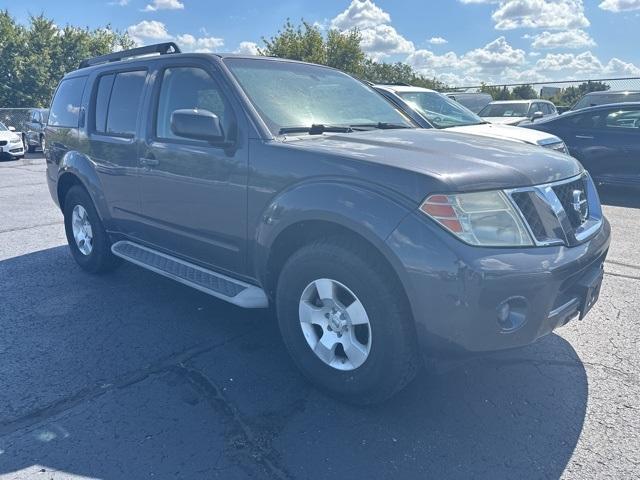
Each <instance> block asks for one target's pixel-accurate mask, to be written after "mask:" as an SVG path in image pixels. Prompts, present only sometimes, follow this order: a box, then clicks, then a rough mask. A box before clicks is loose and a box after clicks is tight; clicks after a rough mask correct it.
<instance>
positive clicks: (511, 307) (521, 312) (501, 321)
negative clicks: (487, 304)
mask: <svg viewBox="0 0 640 480" xmlns="http://www.w3.org/2000/svg"><path fill="white" fill-rule="evenodd" d="M496 319H497V321H498V325H499V326H500V330H501V332H502V333H512V332H515V331H516V330H518V329H520V327H522V326H523V325H524V324H525V323H526V321H527V300H526V299H525V298H524V297H511V298H508V299H506V300H505V301H503V302H502V303H501V304H500V305H498V308H497V309H496Z"/></svg>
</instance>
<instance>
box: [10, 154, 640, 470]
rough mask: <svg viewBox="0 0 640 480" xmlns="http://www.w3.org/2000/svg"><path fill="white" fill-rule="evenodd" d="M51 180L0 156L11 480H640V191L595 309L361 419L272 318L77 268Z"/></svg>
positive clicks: (419, 385)
mask: <svg viewBox="0 0 640 480" xmlns="http://www.w3.org/2000/svg"><path fill="white" fill-rule="evenodd" d="M44 169H45V167H44V160H43V159H42V158H39V155H31V156H30V157H29V158H27V159H26V160H20V161H4V162H0V327H1V328H2V334H1V335H0V479H5V478H6V479H9V478H11V479H26V478H43V479H61V478H65V479H67V478H74V479H79V478H102V479H142V478H160V479H164V478H184V479H200V478H224V479H235V478H277V479H290V478H300V479H325V478H334V479H346V478H367V479H377V478H381V479H382V478H384V479H388V478H396V479H413V478H421V479H422V478H460V479H467V478H559V477H562V478H575V479H584V478H615V479H622V478H638V477H640V454H639V452H640V374H639V372H640V313H639V311H640V289H639V288H638V287H640V198H638V197H640V195H638V194H633V193H628V192H625V193H613V192H606V194H605V195H604V196H603V200H604V202H605V203H606V204H607V205H606V207H605V213H606V215H607V216H608V218H609V220H610V221H611V224H612V227H613V244H612V247H611V250H610V253H609V260H608V262H607V263H606V265H605V271H606V274H605V283H604V286H603V289H602V293H601V297H600V301H599V303H598V304H597V305H596V306H595V307H594V309H593V310H592V311H591V313H590V314H589V315H588V316H587V318H585V319H584V320H583V321H580V322H578V321H574V322H572V323H570V324H569V325H567V326H565V327H563V328H561V329H559V330H558V331H557V332H556V334H553V335H550V336H548V337H546V338H544V339H542V340H541V341H539V342H538V343H537V344H535V345H532V346H530V347H527V348H524V349H520V350H514V351H509V352H502V353H497V354H492V355H488V356H486V357H483V358H480V359H478V358H475V359H469V360H459V361H455V362H453V361H451V362H441V363H439V364H438V365H436V368H434V369H433V370H430V371H425V372H423V373H421V374H420V376H419V377H418V379H417V381H416V382H414V383H413V384H412V385H411V386H410V387H409V388H408V389H406V390H405V391H403V392H402V393H401V394H400V395H398V396H397V397H395V398H394V399H393V400H392V401H390V402H388V403H386V404H384V405H382V406H377V407H374V408H366V409H362V408H354V407H351V406H347V405H344V404H341V403H338V402H336V401H334V400H332V399H330V398H328V397H326V396H324V395H323V394H322V393H320V392H318V391H317V390H315V389H314V388H313V387H312V386H311V385H309V384H308V383H306V382H305V381H304V380H303V379H302V378H301V376H300V375H299V374H298V372H297V371H296V369H295V368H294V366H293V365H292V363H291V362H290V361H289V359H288V357H287V354H286V352H285V350H284V347H283V345H282V343H281V341H280V339H279V335H278V332H277V328H276V325H275V322H274V320H273V318H272V317H271V316H270V315H269V314H268V312H265V311H246V310H241V309H238V308H236V307H233V306H230V305H228V304H226V303H223V302H220V301H218V300H215V299H213V298H211V297H208V296H206V295H204V294H202V293H199V292H197V291H194V290H191V289H189V288H187V287H183V286H181V285H178V284H176V283H173V282H172V281H170V280H167V279H164V278H161V277H159V276H156V275H154V274H153V273H149V272H147V271H144V270H142V269H140V268H138V267H135V266H132V265H123V266H122V267H121V268H120V269H118V270H117V271H116V272H114V273H112V274H109V275H107V276H99V277H96V276H91V275H88V274H85V273H83V272H82V271H81V270H80V269H79V268H78V267H77V266H76V265H75V263H74V262H73V260H72V258H71V256H70V255H69V253H68V251H67V247H66V241H65V238H64V232H63V226H62V216H61V214H60V212H59V211H58V210H57V208H56V207H55V206H54V204H53V202H52V201H51V199H50V197H49V193H48V190H47V187H46V183H45V178H44ZM634 195H635V196H634Z"/></svg>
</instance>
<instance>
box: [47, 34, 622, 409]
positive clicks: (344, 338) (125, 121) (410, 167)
mask: <svg viewBox="0 0 640 480" xmlns="http://www.w3.org/2000/svg"><path fill="white" fill-rule="evenodd" d="M176 51H178V49H177V47H176V46H175V45H174V44H161V45H156V46H151V47H142V48H139V49H134V50H130V51H125V52H118V53H116V54H110V55H107V56H104V57H98V58H96V59H92V60H90V61H85V62H83V64H82V67H84V68H80V69H79V70H77V71H74V72H72V73H69V74H68V75H66V76H65V77H64V79H63V80H62V81H61V82H60V84H59V86H58V89H57V91H56V93H55V97H54V99H53V102H52V105H51V112H50V116H49V123H48V125H47V138H48V140H49V142H48V145H49V147H48V148H47V151H46V158H47V167H48V168H47V178H48V183H49V188H50V191H51V195H52V197H53V199H54V201H55V202H57V203H58V204H59V205H60V208H61V210H62V211H63V212H64V218H65V229H66V234H67V239H68V242H69V246H70V250H71V253H72V255H73V257H74V258H75V260H76V262H77V263H78V264H79V265H80V266H81V267H82V268H83V269H85V270H87V271H90V272H102V271H105V270H108V269H110V268H113V267H114V266H116V265H117V261H116V260H117V259H118V258H123V259H125V260H127V261H129V262H132V263H134V264H137V265H140V266H141V267H144V268H147V269H149V270H152V271H154V272H157V273H159V274H161V275H165V276H167V277H169V278H172V279H174V280H176V281H178V282H182V283H184V284H186V285H189V286H191V287H193V288H196V289H199V290H201V291H203V292H205V293H208V294H210V295H213V296H215V297H218V298H220V299H222V300H225V301H227V302H231V303H233V304H235V305H238V306H241V307H247V308H256V307H267V306H268V305H270V304H273V305H274V306H275V311H276V312H277V316H278V323H279V326H280V330H281V333H282V336H283V339H284V343H285V344H286V346H287V348H288V350H289V352H290V353H291V356H292V358H293V360H294V361H295V363H296V364H297V365H298V367H299V368H300V369H301V370H302V372H304V374H305V375H307V376H308V377H309V378H310V379H312V380H313V381H315V382H316V383H317V384H318V385H320V386H322V387H323V388H325V389H326V390H328V391H329V392H331V393H333V394H335V395H337V396H339V397H341V398H345V399H348V400H350V401H353V402H358V403H372V402H378V401H382V400H384V399H386V398H388V397H389V396H391V395H393V394H394V393H395V392H397V391H398V390H399V389H400V388H402V387H403V386H404V385H406V384H407V383H408V382H409V381H410V380H411V379H412V378H413V377H414V375H415V373H416V371H417V369H418V367H419V365H420V364H421V362H420V359H421V356H422V354H423V353H432V352H434V349H435V348H437V347H442V346H446V347H452V346H453V347H458V348H459V347H462V348H464V349H466V350H473V351H487V350H495V349H502V348H510V347H515V346H520V345H527V344H529V343H531V342H533V341H535V340H536V339H538V338H539V337H541V336H543V335H546V334H548V333H550V332H551V331H553V330H554V329H555V328H556V327H558V326H561V325H564V324H565V323H566V322H568V321H569V320H570V319H572V318H575V317H577V316H584V315H585V314H586V313H587V312H588V311H589V309H590V308H591V306H592V305H593V303H594V302H595V301H596V299H597V298H598V292H599V288H600V283H601V279H602V265H603V262H604V259H605V256H606V253H607V249H608V246H609V237H610V228H609V224H608V222H607V221H606V219H605V218H604V217H603V215H602V211H601V208H600V204H599V201H598V196H597V194H596V191H595V186H594V184H593V183H592V181H591V179H590V177H589V175H588V174H586V173H585V172H584V170H583V169H582V167H581V166H580V164H579V163H578V162H577V161H575V160H574V159H572V158H570V157H568V156H567V155H564V154H560V153H557V152H554V151H551V150H549V149H541V148H538V147H534V146H528V145H524V144H519V143H515V142H509V141H500V140H495V139H490V138H484V137H480V136H471V135H465V134H460V133H449V132H441V131H439V130H436V129H431V130H427V129H419V128H415V127H414V125H413V124H412V123H411V122H410V120H409V119H408V117H405V116H404V115H403V114H402V113H401V112H399V111H398V110H396V109H395V108H394V107H393V106H392V105H391V104H390V103H389V102H388V101H386V100H385V99H384V98H383V97H382V96H381V95H379V94H378V93H376V92H375V91H374V90H372V89H371V88H370V87H369V86H367V85H365V84H364V83H362V82H360V81H358V80H356V79H354V78H352V77H350V76H349V75H347V74H344V73H342V72H340V71H338V70H334V69H331V68H328V67H324V66H319V65H311V64H306V63H301V62H294V61H288V60H282V59H277V58H266V57H249V56H237V55H213V54H195V53H194V54H177V53H173V52H176ZM152 52H156V53H160V55H156V56H150V53H152ZM170 52H171V53H170ZM138 55H145V56H143V57H140V58H135V57H136V56H138ZM127 58H128V60H127ZM79 341H80V340H79Z"/></svg>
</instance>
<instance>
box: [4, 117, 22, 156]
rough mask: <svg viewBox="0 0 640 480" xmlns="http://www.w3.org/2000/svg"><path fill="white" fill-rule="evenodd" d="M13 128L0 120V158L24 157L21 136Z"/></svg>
mask: <svg viewBox="0 0 640 480" xmlns="http://www.w3.org/2000/svg"><path fill="white" fill-rule="evenodd" d="M15 130H16V129H15V128H14V127H7V126H6V125H5V124H4V123H1V122H0V160H3V159H6V158H9V159H14V158H22V157H24V144H23V143H22V137H21V136H20V135H19V134H18V133H16V131H15Z"/></svg>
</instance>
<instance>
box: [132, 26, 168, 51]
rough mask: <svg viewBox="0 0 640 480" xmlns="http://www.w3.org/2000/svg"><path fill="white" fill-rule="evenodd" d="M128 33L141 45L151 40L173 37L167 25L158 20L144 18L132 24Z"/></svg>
mask: <svg viewBox="0 0 640 480" xmlns="http://www.w3.org/2000/svg"><path fill="white" fill-rule="evenodd" d="M127 33H128V34H129V35H130V36H131V38H132V39H133V41H134V42H136V43H137V44H139V45H142V44H145V43H149V41H150V40H151V41H153V40H156V41H157V40H169V39H171V35H169V32H167V27H165V25H164V23H162V22H158V21H157V20H143V21H141V22H140V23H137V24H135V25H131V26H130V27H129V28H127Z"/></svg>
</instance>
